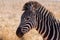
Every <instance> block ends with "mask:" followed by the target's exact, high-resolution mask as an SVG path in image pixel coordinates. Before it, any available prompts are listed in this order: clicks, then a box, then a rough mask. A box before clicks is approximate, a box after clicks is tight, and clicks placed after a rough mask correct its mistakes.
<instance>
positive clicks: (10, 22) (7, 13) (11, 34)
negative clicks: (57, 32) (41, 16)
mask: <svg viewBox="0 0 60 40" xmlns="http://www.w3.org/2000/svg"><path fill="white" fill-rule="evenodd" d="M28 1H37V2H39V3H40V4H42V5H43V6H45V8H47V9H48V10H50V11H51V12H52V13H53V14H54V15H55V17H56V19H58V20H60V0H0V40H20V38H18V37H17V36H16V30H17V28H18V25H19V24H20V17H21V15H22V13H23V11H22V8H23V5H24V4H25V3H26V2H28ZM29 35H31V34H29ZM33 35H36V34H33ZM37 35H39V34H37ZM32 37H33V36H32V35H31V37H29V38H30V39H29V38H28V37H26V38H27V39H26V40H37V39H33V38H32ZM36 37H37V36H36ZM36 37H35V38H36ZM31 38H32V39H31ZM38 40H40V39H38Z"/></svg>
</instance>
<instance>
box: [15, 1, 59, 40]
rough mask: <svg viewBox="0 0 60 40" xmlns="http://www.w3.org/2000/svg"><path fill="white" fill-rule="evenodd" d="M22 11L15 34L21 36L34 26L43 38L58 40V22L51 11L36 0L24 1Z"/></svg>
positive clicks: (45, 39)
mask: <svg viewBox="0 0 60 40" xmlns="http://www.w3.org/2000/svg"><path fill="white" fill-rule="evenodd" d="M23 11H24V13H23V14H22V16H21V23H20V25H19V27H18V29H17V31H16V34H17V36H19V37H22V36H23V35H24V34H25V33H27V32H28V31H30V30H31V29H32V28H36V30H37V31H38V32H39V33H40V34H41V35H42V36H43V40H60V22H59V21H57V20H56V18H55V17H54V16H53V14H52V12H50V11H48V10H47V9H46V8H45V7H44V6H42V5H41V4H39V3H38V2H36V1H29V2H27V3H25V5H24V6H23Z"/></svg>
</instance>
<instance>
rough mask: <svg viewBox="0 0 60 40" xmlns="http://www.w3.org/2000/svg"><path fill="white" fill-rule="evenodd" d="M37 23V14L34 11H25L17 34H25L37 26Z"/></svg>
mask: <svg viewBox="0 0 60 40" xmlns="http://www.w3.org/2000/svg"><path fill="white" fill-rule="evenodd" d="M35 25H36V14H35V12H32V11H25V12H24V13H23V14H22V17H21V23H20V25H19V27H18V29H17V32H16V34H17V35H18V36H19V35H20V36H23V35H24V34H25V33H27V32H28V31H29V30H30V29H32V28H33V27H35Z"/></svg>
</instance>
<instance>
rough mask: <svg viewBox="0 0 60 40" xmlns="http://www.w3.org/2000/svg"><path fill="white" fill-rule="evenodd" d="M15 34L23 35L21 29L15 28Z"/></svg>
mask: <svg viewBox="0 0 60 40" xmlns="http://www.w3.org/2000/svg"><path fill="white" fill-rule="evenodd" d="M16 35H17V36H18V37H22V36H23V33H22V32H21V29H19V28H18V29H17V31H16Z"/></svg>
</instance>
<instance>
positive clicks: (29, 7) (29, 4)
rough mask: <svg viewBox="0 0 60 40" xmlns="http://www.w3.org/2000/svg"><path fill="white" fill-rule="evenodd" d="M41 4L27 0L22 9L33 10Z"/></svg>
mask: <svg viewBox="0 0 60 40" xmlns="http://www.w3.org/2000/svg"><path fill="white" fill-rule="evenodd" d="M40 6H41V4H39V3H38V2H36V1H29V2H27V3H25V5H24V6H23V10H24V11H26V10H30V11H35V10H37V9H38V8H39V7H40Z"/></svg>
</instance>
